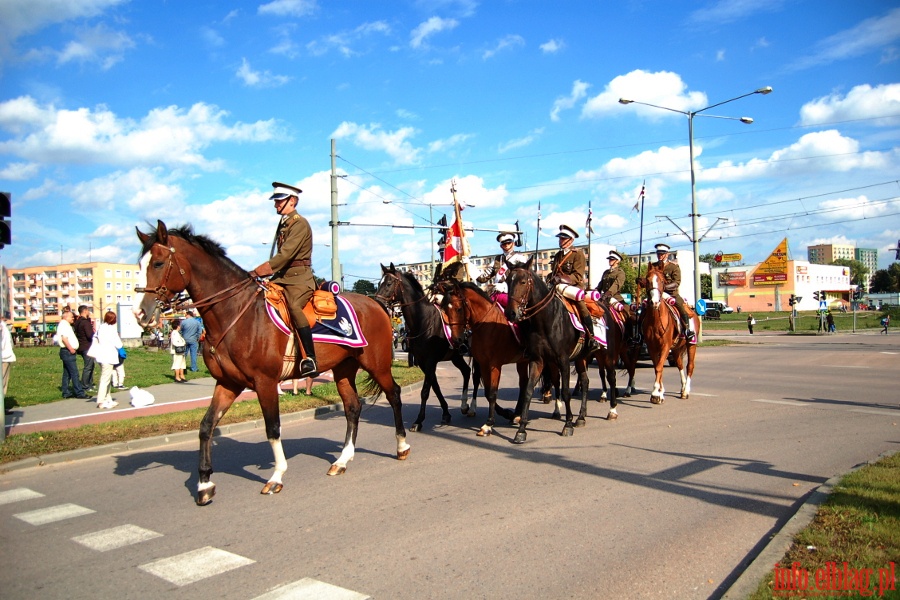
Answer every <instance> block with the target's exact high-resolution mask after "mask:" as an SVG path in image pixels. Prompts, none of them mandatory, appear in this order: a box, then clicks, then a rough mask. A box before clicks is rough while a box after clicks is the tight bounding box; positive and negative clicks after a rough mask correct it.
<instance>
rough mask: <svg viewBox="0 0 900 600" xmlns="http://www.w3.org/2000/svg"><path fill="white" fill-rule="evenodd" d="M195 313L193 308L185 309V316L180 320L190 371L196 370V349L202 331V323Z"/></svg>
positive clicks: (198, 345)
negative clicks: (189, 361) (189, 358)
mask: <svg viewBox="0 0 900 600" xmlns="http://www.w3.org/2000/svg"><path fill="white" fill-rule="evenodd" d="M195 315H196V313H195V312H194V310H193V309H191V308H189V309H188V310H187V318H185V319H184V321H182V322H181V334H180V335H181V337H183V338H184V341H185V343H186V344H187V351H188V353H190V355H191V371H197V370H198V369H197V350H198V349H199V348H200V334H201V333H202V331H203V325H202V324H201V323H200V320H199V319H197V318H195Z"/></svg>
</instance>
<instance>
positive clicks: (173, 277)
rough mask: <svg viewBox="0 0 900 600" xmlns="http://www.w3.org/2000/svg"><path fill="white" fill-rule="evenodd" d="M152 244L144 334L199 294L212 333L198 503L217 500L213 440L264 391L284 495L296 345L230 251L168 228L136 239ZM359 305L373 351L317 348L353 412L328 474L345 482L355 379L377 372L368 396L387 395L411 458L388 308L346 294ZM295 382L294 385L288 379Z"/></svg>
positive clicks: (354, 420)
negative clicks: (288, 370) (245, 396)
mask: <svg viewBox="0 0 900 600" xmlns="http://www.w3.org/2000/svg"><path fill="white" fill-rule="evenodd" d="M137 235H138V238H139V239H140V240H141V243H142V244H143V246H142V248H141V256H142V257H143V259H142V263H141V264H142V267H141V268H142V270H143V271H144V272H145V273H146V277H147V287H146V288H143V289H140V290H136V291H139V292H143V298H142V300H141V302H140V304H139V307H138V309H137V310H136V311H135V315H136V317H137V319H138V322H139V323H140V324H141V325H143V326H144V327H148V326H152V325H154V324H155V321H156V313H157V311H158V309H159V308H160V307H163V306H173V305H174V304H175V301H176V299H177V297H178V294H179V293H180V292H182V291H186V292H187V293H188V294H190V297H191V299H192V301H193V306H195V307H196V308H198V309H199V311H200V315H201V316H202V318H203V323H204V326H205V327H206V336H207V337H206V342H205V343H204V344H203V358H204V360H205V362H206V366H207V367H208V368H209V372H210V374H211V375H212V376H213V377H214V378H215V380H216V386H215V390H214V392H213V396H212V400H211V401H210V404H209V409H208V410H207V411H206V415H205V416H204V417H203V421H202V422H201V423H200V466H199V473H200V480H199V482H198V484H197V504H198V505H201V506H202V505H205V504H208V503H209V502H210V501H211V500H212V497H213V495H214V494H215V491H216V486H215V484H214V483H213V482H212V481H210V475H211V474H212V472H213V468H212V435H213V431H214V430H215V428H216V425H217V424H218V423H219V420H220V419H221V418H222V416H223V415H224V414H225V412H226V411H227V410H228V408H229V407H230V406H231V404H232V403H233V402H234V400H235V397H237V395H238V394H240V393H241V392H242V391H243V390H244V389H245V388H251V389H253V390H255V391H256V394H257V397H258V398H259V405H260V408H261V409H262V414H263V418H264V419H265V426H266V437H267V438H268V440H269V443H270V444H271V446H272V452H273V454H274V457H275V472H274V473H273V474H272V477H271V478H270V479H269V480H268V482H267V483H266V484H265V486H264V487H263V489H262V493H263V494H271V493H278V492H280V491H281V489H282V487H283V484H282V475H283V474H284V472H285V471H286V470H287V460H286V459H285V456H284V450H283V448H282V445H281V421H280V417H279V412H278V382H279V379H280V378H281V369H282V362H283V357H284V352H285V349H286V346H287V342H288V336H287V335H286V334H284V333H282V332H281V331H280V330H279V329H277V328H276V327H275V325H274V324H273V323H272V321H271V319H270V318H269V316H268V315H267V314H266V307H265V299H264V296H263V295H262V294H261V293H259V292H260V290H259V287H258V286H257V285H256V282H255V281H254V280H253V279H252V278H251V277H250V275H249V274H248V273H247V272H246V271H244V270H243V269H242V268H240V267H239V266H237V265H236V264H235V263H234V262H232V261H231V259H229V258H228V257H227V256H225V252H224V250H223V249H222V247H221V246H220V245H219V244H217V243H216V242H214V241H212V240H211V239H209V238H208V237H206V236H203V235H196V234H194V232H193V230H192V229H191V227H190V226H189V225H188V226H184V227H179V228H177V229H171V230H169V229H167V228H166V226H165V224H164V223H163V222H162V221H158V222H157V227H156V231H153V232H151V233H143V232H141V231H140V230H138V231H137ZM342 295H343V297H344V298H345V299H346V300H347V301H349V302H350V304H352V305H353V308H354V309H355V310H356V313H357V316H358V317H359V322H360V325H361V327H362V329H363V333H364V335H365V338H366V340H367V341H368V345H367V346H365V347H362V348H350V347H347V346H341V345H337V344H320V343H317V344H316V358H317V359H318V364H319V369H320V370H321V371H328V370H331V371H332V373H333V375H334V382H335V384H336V385H337V389H338V393H339V394H340V396H341V400H342V401H343V404H344V413H345V416H346V419H347V433H346V436H345V438H344V448H343V451H342V452H341V455H340V457H339V458H338V459H337V460H336V461H335V462H334V463H333V464H332V465H331V468H330V469H329V470H328V474H329V475H340V474H341V473H343V472H344V471H346V469H347V463H348V462H350V461H351V460H353V456H354V453H355V446H356V434H357V430H358V426H359V413H360V401H359V396H358V392H357V387H356V374H357V371H358V370H359V369H360V368H362V369H363V370H365V371H366V372H367V373H368V378H367V381H366V384H365V389H364V390H363V393H364V394H365V395H369V394H370V393H372V392H377V391H381V392H384V394H385V396H387V399H388V402H389V403H390V405H391V408H392V409H393V413H394V428H395V434H396V438H397V458H398V459H399V460H405V459H406V458H407V457H408V456H409V444H407V443H406V430H405V429H404V427H403V416H402V414H401V410H400V409H401V405H400V386H399V385H397V383H396V382H395V381H394V378H393V375H392V374H391V362H392V352H391V349H392V345H393V344H392V342H393V340H392V337H393V336H392V330H391V321H390V318H389V317H388V315H387V313H386V312H385V310H384V308H383V307H382V306H381V305H380V304H378V303H377V302H375V301H374V300H372V299H370V298H367V297H366V296H362V295H359V294H342ZM289 377H291V376H289Z"/></svg>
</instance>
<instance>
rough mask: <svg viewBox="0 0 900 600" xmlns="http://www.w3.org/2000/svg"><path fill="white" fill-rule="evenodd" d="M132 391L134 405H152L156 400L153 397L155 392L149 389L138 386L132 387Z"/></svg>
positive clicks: (132, 403) (138, 406)
mask: <svg viewBox="0 0 900 600" xmlns="http://www.w3.org/2000/svg"><path fill="white" fill-rule="evenodd" d="M130 393H131V405H132V406H134V407H137V408H140V407H142V406H150V405H151V404H153V403H154V402H156V398H154V397H153V394H151V393H150V392H148V391H147V390H142V389H141V388H139V387H138V386H134V387H133V388H131V390H130Z"/></svg>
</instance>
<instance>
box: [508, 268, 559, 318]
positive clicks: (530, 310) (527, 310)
mask: <svg viewBox="0 0 900 600" xmlns="http://www.w3.org/2000/svg"><path fill="white" fill-rule="evenodd" d="M525 285H526V286H527V289H526V290H525V293H524V294H523V298H524V299H523V300H520V299H518V298H515V297H513V300H515V301H516V302H518V303H519V304H521V305H522V307H523V308H522V320H523V321H525V320H528V319H530V318H532V317H533V316H535V315H536V314H538V313H539V312H541V311H542V310H544V309H545V308H547V307H548V306H549V305H550V302H552V301H553V297H554V296H555V295H556V291H555V290H553V289H551V290H550V292H549V293H548V294H547V295H546V296H544V297H543V298H541V299H540V300H538V301H537V303H536V304H535V305H534V306H528V299H529V298H530V297H531V294H532V292H534V275H531V276H530V277H529V278H528V279H526V280H525Z"/></svg>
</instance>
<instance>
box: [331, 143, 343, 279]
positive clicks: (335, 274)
mask: <svg viewBox="0 0 900 600" xmlns="http://www.w3.org/2000/svg"><path fill="white" fill-rule="evenodd" d="M334 148H335V145H334V138H332V140H331V222H330V223H328V224H329V225H330V226H331V278H332V279H333V280H334V281H336V282H337V283H338V285H339V286H341V289H342V290H343V289H344V274H343V273H342V272H341V258H340V253H339V252H338V227H339V226H340V224H341V223H340V221H338V190H337V177H338V176H337V167H336V165H335V151H334Z"/></svg>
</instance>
